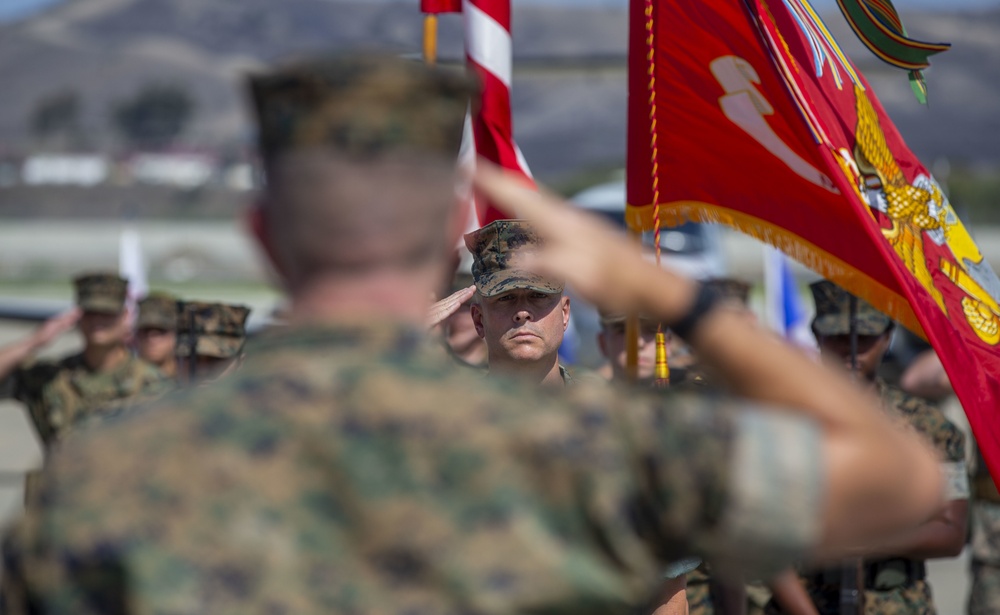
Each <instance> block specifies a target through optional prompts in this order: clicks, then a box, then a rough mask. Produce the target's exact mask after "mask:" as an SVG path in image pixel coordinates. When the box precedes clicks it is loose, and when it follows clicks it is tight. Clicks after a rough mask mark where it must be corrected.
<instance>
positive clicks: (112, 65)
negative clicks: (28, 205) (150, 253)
mask: <svg viewBox="0 0 1000 615" xmlns="http://www.w3.org/2000/svg"><path fill="white" fill-rule="evenodd" d="M907 18H908V21H907V25H908V28H909V30H910V32H911V33H912V34H913V35H915V36H917V37H922V38H925V39H929V40H946V41H950V42H952V43H953V44H954V47H953V49H952V50H951V51H949V52H947V53H945V54H942V55H940V56H937V57H936V58H935V59H934V60H933V62H934V66H933V69H932V70H931V71H930V73H929V75H928V79H929V83H930V96H931V104H930V106H929V107H921V106H920V105H918V104H917V103H916V101H915V100H914V98H913V95H912V94H911V92H910V90H909V85H908V82H907V80H906V77H905V75H904V74H903V73H900V72H896V71H893V70H892V69H889V68H888V67H886V66H885V65H883V64H881V63H879V62H878V61H877V60H875V59H874V56H872V55H871V54H869V53H868V52H867V51H866V50H864V49H863V48H862V47H861V44H860V43H859V42H858V41H857V39H856V38H855V37H854V36H853V34H851V33H850V32H849V30H848V29H847V26H846V24H845V22H844V20H843V19H842V17H841V16H840V15H839V13H833V14H831V15H828V17H827V21H828V23H829V25H830V27H831V29H832V30H833V32H834V33H835V35H836V36H837V38H838V40H840V41H841V43H842V44H843V45H844V47H845V48H846V50H847V51H848V54H849V55H850V56H851V57H852V58H854V59H855V61H856V62H857V63H858V64H859V65H860V66H861V68H862V70H863V71H865V72H866V75H867V76H868V77H869V80H870V81H871V82H872V83H873V86H874V87H875V90H876V91H877V92H878V94H879V96H880V97H881V99H882V102H883V104H885V106H886V107H887V108H888V110H889V112H890V114H891V116H892V117H893V118H894V119H895V121H896V122H897V125H898V126H899V128H900V130H901V131H902V133H903V135H904V136H905V138H906V139H907V141H908V143H909V144H910V146H911V147H912V148H913V149H914V150H915V151H916V152H917V153H918V155H920V156H921V157H922V158H923V159H924V160H925V161H927V162H928V163H929V162H931V161H933V160H934V159H936V158H939V157H943V156H944V157H948V158H950V159H952V161H953V163H955V162H957V163H959V164H963V165H970V166H974V167H983V166H985V167H993V166H996V165H1000V145H998V141H997V136H998V135H1000V114H997V113H996V109H997V105H998V103H1000V37H997V36H996V32H997V31H998V29H1000V10H993V11H987V12H978V13H964V14H947V13H933V14H930V13H928V14H921V13H916V14H910V15H907ZM627 31H628V28H627V20H626V14H625V11H624V10H622V9H615V8H594V7H589V8H570V7H555V6H550V7H540V6H515V10H514V36H515V46H514V48H515V81H514V95H513V96H514V100H513V107H514V115H515V118H514V122H515V131H516V134H517V139H518V141H519V143H520V145H521V148H522V150H523V151H524V153H525V155H526V157H527V159H528V161H529V163H530V165H531V166H532V169H533V170H534V171H535V173H536V174H537V175H539V176H540V177H541V178H542V179H545V180H547V181H550V182H551V181H559V180H560V179H563V178H566V177H568V176H570V175H573V174H576V173H579V172H580V171H582V170H587V169H601V168H608V167H616V166H618V167H620V166H622V165H623V163H624V155H625V100H626V93H625V50H626V43H627ZM420 36H421V16H420V14H419V12H418V11H417V2H416V1H415V0H412V1H408V2H400V3H395V2H363V1H347V0H281V1H280V2H275V1H273V0H68V1H67V2H65V3H62V4H59V5H57V6H55V7H53V8H51V9H49V10H48V11H45V12H43V13H41V14H39V15H36V16H35V17H32V18H30V19H27V20H24V21H21V22H17V23H13V24H8V25H6V26H3V27H0V83H3V84H4V104H3V105H2V106H0V154H3V153H18V152H25V151H30V150H31V149H32V148H33V141H32V138H31V133H30V130H29V124H30V122H29V119H30V117H31V113H32V110H33V109H34V108H35V106H36V105H37V103H38V101H39V100H40V99H43V98H44V97H46V96H50V95H52V93H53V92H57V91H60V90H66V89H70V90H75V91H77V92H78V93H79V96H80V99H81V101H82V120H83V121H82V124H83V127H84V129H85V132H86V134H87V135H88V138H89V141H90V143H91V144H92V145H93V146H94V147H96V148H98V149H103V150H105V151H110V150H112V149H114V148H115V147H116V142H115V140H114V138H113V133H112V132H111V131H110V130H109V124H108V114H109V109H110V108H111V107H112V105H113V104H114V103H115V101H118V100H121V99H122V98H124V97H127V96H131V95H133V94H134V93H135V91H136V90H137V89H138V88H140V87H141V86H142V85H144V84H148V83H150V82H160V83H173V84H178V85H181V86H182V87H185V88H187V89H188V90H189V91H190V93H191V94H192V96H193V98H194V100H195V102H196V115H195V118H194V120H193V122H192V124H191V125H190V126H189V128H188V130H187V131H186V132H185V134H184V137H183V143H182V145H185V146H192V147H208V148H240V147H243V146H246V145H247V144H249V143H250V133H249V130H248V127H247V116H246V113H245V109H244V108H243V103H242V99H241V90H240V76H241V75H242V74H243V73H245V72H246V71H247V70H252V69H253V68H255V67H259V66H261V65H263V64H265V63H269V62H273V61H275V60H277V59H280V58H287V57H289V56H294V55H297V54H304V53H309V52H314V51H317V50H320V49H348V48H369V49H389V50H393V51H398V52H404V53H417V52H418V51H419V49H420ZM461 49H462V47H461V20H460V18H459V17H458V16H445V17H444V18H443V19H442V20H441V53H442V56H443V57H445V58H454V59H457V58H460V57H461Z"/></svg>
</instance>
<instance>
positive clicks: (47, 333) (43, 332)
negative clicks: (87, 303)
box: [31, 307, 83, 348]
mask: <svg viewBox="0 0 1000 615" xmlns="http://www.w3.org/2000/svg"><path fill="white" fill-rule="evenodd" d="M81 316H83V310H81V309H80V308H79V307H73V308H72V309H69V310H66V311H65V312H63V313H61V314H57V315H55V316H53V317H52V318H50V319H48V320H46V321H45V322H44V323H42V325H41V326H40V327H38V329H36V330H35V332H34V334H32V337H31V341H32V344H33V345H34V347H35V348H42V347H44V346H48V345H49V344H51V343H52V341H53V340H55V339H56V338H57V337H59V336H60V335H62V334H63V333H66V332H67V331H69V330H70V329H72V328H73V327H74V326H76V323H77V322H78V321H79V320H80V317H81Z"/></svg>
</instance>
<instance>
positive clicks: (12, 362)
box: [0, 335, 38, 380]
mask: <svg viewBox="0 0 1000 615" xmlns="http://www.w3.org/2000/svg"><path fill="white" fill-rule="evenodd" d="M37 347H38V345H37V343H36V342H35V339H34V336H33V335H32V336H28V337H25V338H23V339H20V340H18V341H16V342H13V343H11V344H8V345H6V346H4V347H3V348H0V380H4V379H6V378H7V377H8V376H10V375H11V374H12V373H14V370H15V369H17V366H18V365H20V364H21V363H23V362H24V361H26V360H27V359H29V358H30V357H31V356H32V355H33V354H34V353H35V351H36V350H37Z"/></svg>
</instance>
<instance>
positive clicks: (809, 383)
mask: <svg viewBox="0 0 1000 615" xmlns="http://www.w3.org/2000/svg"><path fill="white" fill-rule="evenodd" d="M654 279H655V278H654ZM647 288H649V289H650V290H648V291H646V292H647V296H648V303H647V309H658V310H659V309H662V310H663V311H654V312H653V313H654V314H657V315H659V314H663V315H664V316H669V318H670V319H676V318H677V317H678V316H677V314H678V311H677V298H676V296H670V295H671V291H672V289H671V285H670V276H669V274H668V276H667V277H666V278H664V284H663V285H662V286H660V285H652V284H648V285H647ZM687 300H688V302H689V306H690V305H692V304H693V303H694V300H693V299H692V298H691V297H690V296H688V298H687ZM668 321H670V320H669V319H668ZM689 337H690V339H688V340H687V341H688V342H689V343H690V344H691V345H692V347H693V348H694V349H695V352H696V353H697V354H698V355H699V357H700V358H701V359H702V360H703V361H704V362H705V363H706V364H707V365H710V366H712V367H714V368H715V371H716V372H717V373H719V374H720V375H721V376H722V377H723V378H725V379H726V381H727V383H728V384H729V386H730V388H731V390H733V391H734V392H735V393H736V394H738V395H742V396H744V397H747V398H750V399H754V400H757V401H760V402H763V403H766V404H768V405H773V406H778V407H784V408H789V409H790V410H789V411H790V412H794V413H796V414H799V415H801V416H806V417H809V418H811V419H813V420H814V421H816V422H818V423H819V424H820V425H821V426H822V427H823V431H824V444H823V446H824V450H823V458H824V460H825V465H826V468H827V469H826V477H825V481H826V485H825V489H826V500H827V502H829V504H828V506H827V509H826V510H825V515H826V516H825V518H824V527H826V528H827V531H828V533H827V535H826V536H825V539H826V540H824V543H825V547H826V548H828V549H829V550H826V549H823V548H821V549H820V554H822V555H824V556H829V555H831V554H837V553H843V551H844V545H845V544H848V543H850V542H851V541H852V540H855V539H861V540H869V541H870V540H872V539H876V538H878V537H880V536H882V535H884V532H885V531H888V530H891V529H895V528H899V527H907V526H915V525H917V524H918V523H921V522H923V521H925V520H926V519H928V518H929V517H931V516H932V515H933V514H934V513H935V512H937V511H938V510H939V508H940V506H941V503H942V502H941V496H942V493H943V490H942V477H941V473H940V469H939V467H938V463H937V459H936V456H935V454H934V452H933V451H932V450H931V449H930V447H929V446H928V445H927V444H926V443H925V442H924V441H923V439H922V438H921V437H920V436H919V435H917V434H915V433H912V432H910V431H907V430H900V429H898V428H897V426H896V425H894V424H893V423H892V422H891V421H890V420H889V419H888V418H887V417H886V415H885V413H884V412H882V411H881V409H880V407H879V402H878V400H877V399H876V398H875V397H874V396H873V395H871V394H869V393H868V392H866V391H864V390H863V389H861V388H860V387H858V386H857V385H856V384H855V383H853V382H851V380H850V379H849V378H848V377H847V375H846V373H839V372H837V371H835V370H832V369H830V368H828V367H826V366H823V365H821V364H819V363H818V362H815V361H812V360H810V359H809V358H808V357H806V356H805V355H804V354H803V353H801V352H800V351H799V350H797V349H795V348H793V347H791V346H790V345H788V344H786V343H785V342H784V341H783V340H780V339H778V338H777V337H776V336H774V335H773V334H771V333H770V332H767V331H764V330H762V329H759V328H755V327H750V326H747V324H746V321H745V320H744V319H742V318H741V317H740V316H739V315H737V314H736V313H734V312H732V311H730V310H726V309H715V310H712V311H711V312H709V313H708V314H706V315H705V316H704V317H703V319H702V321H701V322H700V324H698V325H697V326H696V327H695V329H694V331H693V332H692V334H691V335H690V336H689Z"/></svg>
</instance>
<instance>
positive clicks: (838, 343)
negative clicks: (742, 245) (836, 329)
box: [816, 331, 892, 380]
mask: <svg viewBox="0 0 1000 615" xmlns="http://www.w3.org/2000/svg"><path fill="white" fill-rule="evenodd" d="M891 338H892V335H891V332H890V331H887V332H885V333H883V334H882V335H859V336H858V373H859V374H860V375H861V376H862V377H864V378H866V379H868V380H872V379H874V378H875V374H876V372H877V371H878V366H879V365H880V364H881V363H882V358H883V357H884V356H885V353H886V352H887V351H888V350H889V342H890V340H891ZM816 339H817V341H818V342H819V349H820V353H821V354H822V356H823V358H824V359H826V360H828V361H831V362H834V363H840V364H842V365H843V366H844V367H846V368H847V369H851V336H850V335H817V336H816Z"/></svg>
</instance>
